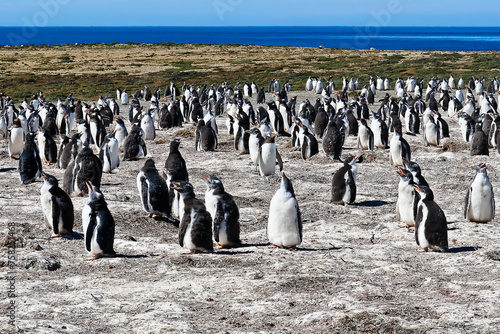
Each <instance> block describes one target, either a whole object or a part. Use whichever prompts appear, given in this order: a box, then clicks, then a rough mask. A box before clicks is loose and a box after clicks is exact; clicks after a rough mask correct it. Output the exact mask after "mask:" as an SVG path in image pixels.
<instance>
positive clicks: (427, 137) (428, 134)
mask: <svg viewBox="0 0 500 334" xmlns="http://www.w3.org/2000/svg"><path fill="white" fill-rule="evenodd" d="M424 117H425V114H424ZM428 118H429V120H428V122H427V123H425V125H424V145H425V146H429V145H432V146H439V139H440V133H439V128H438V126H437V124H436V122H435V121H434V117H432V115H428Z"/></svg>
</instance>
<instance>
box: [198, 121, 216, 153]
mask: <svg viewBox="0 0 500 334" xmlns="http://www.w3.org/2000/svg"><path fill="white" fill-rule="evenodd" d="M209 123H210V122H209ZM216 148H217V135H216V134H215V132H214V130H213V128H212V126H211V125H210V124H205V121H204V120H203V119H200V120H199V121H198V125H197V127H196V133H195V149H196V151H214V150H215V149H216Z"/></svg>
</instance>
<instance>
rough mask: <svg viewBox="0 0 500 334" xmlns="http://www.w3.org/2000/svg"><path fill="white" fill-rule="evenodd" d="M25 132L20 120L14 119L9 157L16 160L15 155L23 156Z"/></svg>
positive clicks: (9, 139)
mask: <svg viewBox="0 0 500 334" xmlns="http://www.w3.org/2000/svg"><path fill="white" fill-rule="evenodd" d="M24 135H25V134H24V130H23V126H22V125H21V121H20V120H19V118H16V119H14V122H13V123H12V128H11V129H10V131H9V138H8V141H9V142H8V150H9V157H10V158H11V159H14V155H19V156H20V155H21V153H22V152H23V141H24Z"/></svg>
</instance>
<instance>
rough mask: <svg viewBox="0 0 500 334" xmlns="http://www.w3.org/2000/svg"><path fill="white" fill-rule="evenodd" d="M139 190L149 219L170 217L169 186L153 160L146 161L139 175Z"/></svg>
mask: <svg viewBox="0 0 500 334" xmlns="http://www.w3.org/2000/svg"><path fill="white" fill-rule="evenodd" d="M137 188H138V190H139V196H140V197H141V203H142V207H143V209H144V211H146V213H147V214H148V217H154V218H157V217H163V216H166V217H170V201H169V196H168V188H167V184H166V183H165V180H164V179H163V178H162V177H161V176H160V173H158V170H157V169H156V167H155V162H154V160H153V159H148V160H146V162H145V163H144V166H143V167H142V168H141V170H140V172H139V174H138V175H137Z"/></svg>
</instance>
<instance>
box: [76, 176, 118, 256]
mask: <svg viewBox="0 0 500 334" xmlns="http://www.w3.org/2000/svg"><path fill="white" fill-rule="evenodd" d="M87 187H88V193H89V200H88V201H87V203H86V204H85V206H84V207H83V210H82V225H83V232H84V235H85V238H84V239H85V249H86V250H87V252H89V253H90V254H91V256H92V257H91V260H94V259H98V258H100V257H109V256H114V255H115V254H116V253H115V251H114V250H113V243H114V239H115V220H114V219H113V216H112V215H111V212H109V209H108V205H107V204H106V201H105V200H104V196H103V195H102V193H101V191H100V190H99V187H97V186H94V185H92V183H91V182H90V181H88V182H87Z"/></svg>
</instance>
